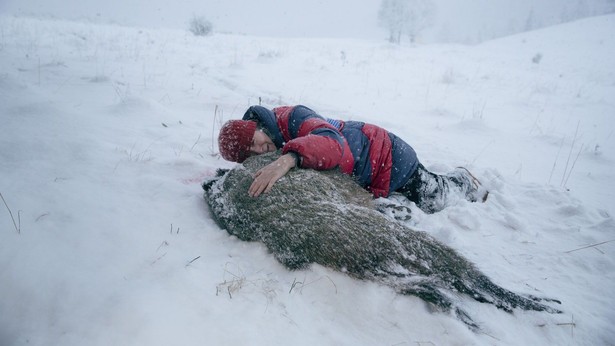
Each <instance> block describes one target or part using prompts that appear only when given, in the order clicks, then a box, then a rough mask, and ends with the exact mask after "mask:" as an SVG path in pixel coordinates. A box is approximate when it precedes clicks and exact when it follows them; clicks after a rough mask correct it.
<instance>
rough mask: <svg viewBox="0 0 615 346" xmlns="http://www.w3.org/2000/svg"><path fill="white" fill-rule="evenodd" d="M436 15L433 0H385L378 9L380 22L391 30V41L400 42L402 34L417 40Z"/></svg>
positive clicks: (411, 39) (413, 40) (412, 40)
mask: <svg viewBox="0 0 615 346" xmlns="http://www.w3.org/2000/svg"><path fill="white" fill-rule="evenodd" d="M434 17H435V5H434V4H433V2H432V1H431V0H383V1H382V3H381V4H380V10H379V11H378V21H379V24H380V25H381V26H382V27H384V28H386V29H387V30H388V31H389V42H391V43H400V42H401V37H402V35H407V36H408V38H409V39H410V42H415V41H416V39H417V37H418V36H419V34H420V33H421V31H423V30H424V29H425V28H427V27H429V26H430V25H431V24H432V23H433V20H434Z"/></svg>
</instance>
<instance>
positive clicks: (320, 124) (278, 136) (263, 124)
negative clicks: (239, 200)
mask: <svg viewBox="0 0 615 346" xmlns="http://www.w3.org/2000/svg"><path fill="white" fill-rule="evenodd" d="M218 147H219V149H220V154H221V155H222V157H223V158H224V159H226V160H228V161H233V162H238V163H241V162H243V161H244V160H245V159H247V158H248V157H250V156H252V155H258V154H263V153H267V152H273V151H276V150H278V149H282V154H283V155H282V156H280V158H279V159H278V160H276V161H275V162H273V163H271V164H269V165H267V166H265V167H264V168H262V169H260V170H259V171H257V172H256V174H255V177H254V181H253V183H252V185H251V186H250V189H249V192H248V193H249V194H250V196H252V197H258V196H259V195H260V194H261V193H267V192H269V191H270V190H271V188H272V187H273V185H274V184H275V182H276V181H278V180H279V179H280V178H282V177H283V176H284V175H286V173H287V172H288V171H289V170H290V169H292V168H294V167H300V168H312V169H315V170H329V169H334V168H339V169H340V170H341V172H342V173H345V174H349V175H352V176H353V177H354V178H355V180H356V182H357V183H358V184H359V185H361V187H363V188H365V189H366V190H368V191H369V192H371V193H372V194H373V196H374V197H375V198H378V197H388V196H389V195H390V194H391V193H392V192H399V193H401V194H402V195H404V196H405V197H406V198H408V199H409V200H410V201H413V202H414V203H415V204H416V205H417V206H418V207H419V208H420V209H421V210H423V211H424V212H425V213H429V214H431V213H435V212H438V211H440V210H442V209H444V208H445V207H447V206H448V205H450V204H451V203H452V202H453V201H455V199H458V198H464V199H466V200H468V201H470V202H476V201H482V202H484V201H485V200H486V198H487V195H488V192H487V191H485V190H484V189H483V188H482V187H481V184H480V182H479V181H478V180H477V179H476V178H475V177H474V176H473V175H472V174H471V173H470V172H469V171H468V170H467V169H465V168H462V167H459V168H457V169H455V170H454V171H453V172H451V173H448V174H444V175H441V174H435V173H432V172H430V171H428V170H427V169H425V167H424V166H423V165H422V164H421V163H420V162H419V160H418V158H417V155H416V153H415V151H414V149H413V148H412V147H411V146H410V145H409V144H408V143H406V142H404V141H403V140H402V139H401V138H399V137H397V136H396V135H394V134H393V133H391V132H388V131H387V130H385V129H383V128H381V127H378V126H376V125H372V124H367V123H363V122H359V121H342V120H334V119H328V118H324V117H322V116H320V115H319V114H317V113H316V112H315V111H313V110H312V109H310V108H308V107H306V106H302V105H298V106H282V107H277V108H274V109H273V110H269V109H267V108H265V107H262V106H251V107H249V108H248V110H247V111H246V113H245V114H244V116H243V119H242V120H229V121H227V122H226V123H225V124H224V125H223V126H222V128H221V129H220V134H219V136H218Z"/></svg>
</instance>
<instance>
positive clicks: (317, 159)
mask: <svg viewBox="0 0 615 346" xmlns="http://www.w3.org/2000/svg"><path fill="white" fill-rule="evenodd" d="M274 112H275V113H276V114H277V115H278V124H279V127H280V129H281V132H282V135H283V136H284V138H285V139H288V140H287V141H286V144H285V145H284V147H283V148H282V152H283V153H284V154H286V153H288V152H294V153H297V154H298V155H299V156H300V167H302V168H313V169H317V170H327V169H332V168H335V167H337V166H338V165H339V164H340V162H341V160H342V154H343V148H344V146H343V143H344V138H343V137H342V135H341V134H340V133H339V131H338V130H337V129H336V128H335V127H334V126H333V125H331V124H329V123H328V122H327V120H325V119H324V118H323V117H322V116H320V115H318V114H317V113H316V112H314V111H313V110H311V109H309V108H307V107H305V106H296V107H280V108H276V109H274Z"/></svg>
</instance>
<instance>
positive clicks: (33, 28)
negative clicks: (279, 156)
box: [0, 15, 615, 345]
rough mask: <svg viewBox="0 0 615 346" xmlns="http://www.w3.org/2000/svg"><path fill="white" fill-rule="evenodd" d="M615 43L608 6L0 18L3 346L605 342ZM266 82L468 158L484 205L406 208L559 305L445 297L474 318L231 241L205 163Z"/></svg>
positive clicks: (613, 339)
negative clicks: (306, 25)
mask: <svg viewBox="0 0 615 346" xmlns="http://www.w3.org/2000/svg"><path fill="white" fill-rule="evenodd" d="M614 56H615V15H609V16H602V17H595V18H590V19H585V20H580V21H577V22H573V23H568V24H564V25H560V26H557V27H551V28H546V29H542V30H539V31H534V32H529V33H525V34H521V35H516V36H511V37H507V38H503V39H498V40H494V41H489V42H486V43H483V44H480V45H476V46H459V45H428V46H414V47H410V46H393V45H389V44H386V43H385V42H380V41H359V40H356V41H353V40H339V39H335V40H334V39H329V40H325V39H313V40H309V39H301V40H291V39H272V38H255V37H250V36H240V35H230V34H229V35H226V34H215V35H213V36H210V37H194V36H192V35H191V34H190V33H188V32H185V31H172V30H150V29H142V28H131V27H120V26H104V25H92V24H84V23H76V22H65V21H59V20H40V19H28V18H16V17H0V177H1V178H0V193H1V194H2V198H3V201H2V203H0V345H290V344H292V345H545V344H552V345H613V344H614V343H615V296H614V295H613V293H612V292H615V256H614V254H615V222H614V221H613V215H615V203H614V202H613V201H614V200H615V183H614V181H615V164H614V162H615V161H614V160H615V134H614V133H613V132H614V131H615V59H613V57H614ZM259 101H260V102H261V103H262V104H263V105H265V106H270V107H273V106H277V105H281V104H305V105H307V106H309V107H312V108H313V109H315V110H317V111H319V112H320V113H321V114H323V115H325V116H330V117H339V118H341V119H354V120H362V121H368V122H372V123H376V124H378V125H381V126H384V127H386V128H389V129H390V130H392V131H393V132H395V133H396V134H397V135H399V136H401V137H402V138H404V139H406V140H407V141H408V142H409V143H411V144H412V145H413V146H414V147H415V149H416V151H417V152H418V155H419V158H420V159H421V160H422V162H423V163H424V164H425V165H426V166H427V167H428V168H430V169H432V170H434V171H440V172H445V171H448V170H451V169H452V168H454V167H456V166H458V165H464V166H466V167H468V168H470V169H471V170H472V171H473V172H474V173H475V175H477V176H478V177H479V179H481V180H482V182H483V184H485V185H486V186H487V187H488V188H489V189H490V191H491V194H490V197H489V200H488V201H487V202H486V203H484V204H471V203H466V202H460V203H459V204H458V205H455V206H452V207H450V208H448V209H446V210H444V211H442V212H440V213H437V214H433V215H426V214H422V213H421V212H420V210H418V209H416V208H414V209H413V213H414V219H413V220H412V221H411V222H410V224H411V225H412V226H414V227H416V228H418V229H420V230H423V231H425V232H429V233H430V234H432V235H434V236H435V237H436V238H438V239H440V240H441V241H442V242H444V243H446V244H448V245H450V246H452V247H454V248H455V249H456V250H458V251H459V252H460V253H462V254H463V255H465V256H466V257H467V258H469V259H470V260H471V261H472V262H474V263H476V265H477V266H478V267H479V268H480V269H481V270H482V271H484V272H485V273H486V274H487V275H488V276H489V277H491V278H492V279H493V280H494V281H495V282H496V283H498V284H499V285H501V286H503V287H505V288H507V289H510V290H512V291H515V292H519V293H525V294H533V295H537V296H544V297H550V298H556V299H559V300H561V301H562V305H561V306H559V308H560V309H562V310H563V311H564V313H562V314H559V315H550V314H547V313H539V312H524V311H515V312H514V314H508V313H506V312H503V311H501V310H497V309H496V308H494V307H493V306H491V305H487V304H480V303H476V302H474V301H471V300H469V299H466V298H463V297H460V298H459V299H460V300H462V301H463V303H462V304H464V308H465V310H466V311H467V312H468V313H470V314H471V315H472V317H473V318H474V320H475V321H477V322H478V323H479V324H480V325H481V331H480V332H478V333H474V332H472V331H470V330H469V329H468V328H467V327H466V326H465V325H464V324H463V323H462V322H460V321H459V320H457V319H456V318H454V317H452V316H450V315H447V314H443V313H437V312H431V311H430V309H429V307H428V306H426V305H425V303H423V301H421V300H420V299H418V298H415V297H408V296H400V295H397V294H395V293H394V292H393V291H392V290H391V289H390V288H388V287H383V286H380V285H378V284H375V283H371V282H361V281H357V280H353V279H351V278H349V277H347V276H346V275H344V274H341V273H338V272H333V271H330V270H328V269H325V268H323V267H320V266H313V267H311V268H310V269H309V270H303V271H295V272H291V271H288V270H286V269H285V268H284V267H282V266H281V265H280V264H279V263H277V262H276V261H275V259H274V258H273V256H272V255H270V254H268V253H267V251H266V249H265V247H264V246H263V245H261V244H258V243H246V242H242V241H239V240H237V239H234V238H232V237H229V236H228V234H227V233H226V232H225V230H223V229H221V228H220V227H218V226H217V225H216V223H215V222H214V221H213V220H212V216H211V214H210V212H209V210H208V208H207V206H206V204H205V202H204V200H203V199H202V191H201V187H200V182H201V181H202V180H203V179H204V178H206V177H209V176H211V175H213V173H214V171H215V169H216V168H218V167H226V168H228V167H232V166H233V165H232V164H231V163H229V162H225V161H224V160H222V159H221V158H220V157H219V156H218V155H216V153H217V144H216V140H215V138H216V137H217V131H218V129H219V128H220V125H221V123H222V122H223V121H225V120H228V119H232V118H240V117H241V116H242V115H243V112H244V110H245V109H246V108H247V107H248V106H249V105H252V104H258V103H259ZM5 203H6V204H5ZM306 222H309V220H306Z"/></svg>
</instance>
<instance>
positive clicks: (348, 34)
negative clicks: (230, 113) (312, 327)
mask: <svg viewBox="0 0 615 346" xmlns="http://www.w3.org/2000/svg"><path fill="white" fill-rule="evenodd" d="M432 1H433V2H434V3H435V6H436V17H435V22H434V25H433V26H432V27H431V28H429V29H427V30H426V31H425V32H424V33H423V34H422V35H421V36H420V38H419V41H421V42H464V43H475V42H479V41H482V40H486V39H491V38H495V37H500V36H504V35H508V34H511V33H515V32H520V31H523V30H524V29H525V28H526V27H527V24H528V22H532V24H533V27H534V28H536V27H543V26H548V25H553V24H558V23H560V22H563V21H567V20H571V19H573V18H575V17H585V16H588V15H596V14H599V13H604V12H605V9H606V8H607V6H610V8H612V7H613V6H614V5H612V4H610V5H607V3H608V2H609V0H540V1H536V0H472V1H460V0H432ZM380 3H381V0H311V1H310V0H260V1H251V0H173V1H170V0H106V1H105V0H0V13H1V14H19V15H48V16H52V17H57V18H66V19H79V20H86V21H91V22H97V23H118V24H123V25H130V26H143V27H153V28H157V27H158V28H175V29H186V28H187V26H188V22H189V20H190V19H191V18H192V17H193V16H195V15H196V16H204V17H206V18H207V19H208V20H210V21H211V22H212V24H213V27H214V31H216V32H229V33H239V34H247V35H257V36H272V37H332V38H360V39H378V40H380V39H382V40H384V39H385V38H386V37H387V32H386V30H385V29H383V28H381V27H379V26H378V18H377V15H378V8H379V6H380Z"/></svg>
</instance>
